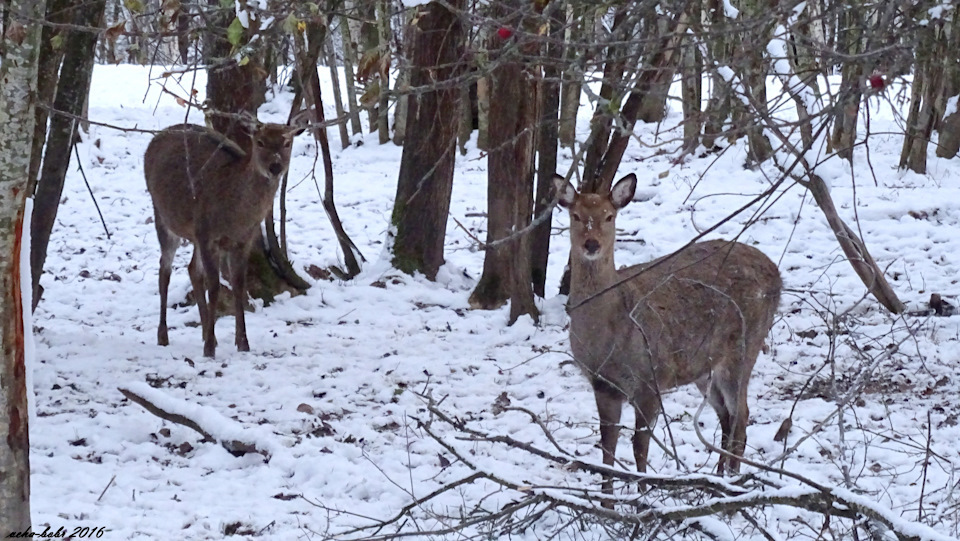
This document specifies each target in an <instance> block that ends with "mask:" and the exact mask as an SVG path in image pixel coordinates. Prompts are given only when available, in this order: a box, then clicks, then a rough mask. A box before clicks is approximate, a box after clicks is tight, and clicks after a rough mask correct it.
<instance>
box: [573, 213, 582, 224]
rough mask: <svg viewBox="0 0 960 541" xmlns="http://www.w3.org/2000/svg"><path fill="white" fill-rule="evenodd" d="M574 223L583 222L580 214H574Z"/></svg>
mask: <svg viewBox="0 0 960 541" xmlns="http://www.w3.org/2000/svg"><path fill="white" fill-rule="evenodd" d="M573 221H575V222H579V221H581V220H580V215H579V214H576V213H574V214H573Z"/></svg>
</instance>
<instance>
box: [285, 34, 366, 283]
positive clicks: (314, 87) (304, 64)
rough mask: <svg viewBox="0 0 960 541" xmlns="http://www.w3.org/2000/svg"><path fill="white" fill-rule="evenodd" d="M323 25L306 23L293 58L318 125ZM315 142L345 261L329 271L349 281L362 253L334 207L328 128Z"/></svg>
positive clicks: (321, 120)
mask: <svg viewBox="0 0 960 541" xmlns="http://www.w3.org/2000/svg"><path fill="white" fill-rule="evenodd" d="M325 31H326V27H325V26H323V25H321V24H317V23H308V24H307V34H308V37H309V43H310V45H309V48H308V49H305V48H304V43H303V38H302V37H298V39H297V40H296V43H297V46H296V49H297V51H296V59H297V73H298V74H300V75H299V77H300V81H301V84H302V86H303V90H304V92H303V97H304V99H306V100H307V103H308V106H312V107H313V112H314V121H315V122H316V123H317V124H318V125H323V123H324V122H325V120H326V119H325V117H324V112H323V97H322V95H321V93H320V72H319V71H318V69H317V59H318V58H319V55H320V44H322V43H323V37H324V33H325ZM313 133H314V137H315V138H316V140H317V145H318V146H319V147H320V153H321V154H322V158H323V177H324V183H323V210H324V212H326V214H327V218H329V219H330V225H331V226H332V227H333V231H334V233H335V234H336V236H337V241H338V242H339V243H340V249H341V250H343V258H344V263H345V264H346V267H347V268H346V270H345V271H344V270H341V269H339V268H337V267H331V269H330V270H331V271H333V273H334V274H335V275H336V276H337V277H338V278H340V279H342V280H349V279H350V278H353V277H354V276H356V275H357V274H359V273H360V263H359V262H358V261H357V258H359V259H360V260H361V261H363V260H364V259H363V254H361V253H360V250H359V249H358V248H357V246H356V245H355V244H354V243H353V241H352V240H350V237H349V236H348V235H347V232H346V230H345V229H344V228H343V224H342V223H341V221H340V214H339V213H338V212H337V206H336V203H335V202H334V199H333V197H334V189H333V161H332V159H331V157H330V142H329V140H328V139H327V129H326V128H323V127H321V128H317V129H315V130H313Z"/></svg>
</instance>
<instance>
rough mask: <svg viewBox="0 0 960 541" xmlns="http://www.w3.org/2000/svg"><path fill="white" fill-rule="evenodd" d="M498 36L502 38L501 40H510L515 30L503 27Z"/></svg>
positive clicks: (498, 31)
mask: <svg viewBox="0 0 960 541" xmlns="http://www.w3.org/2000/svg"><path fill="white" fill-rule="evenodd" d="M497 35H498V36H500V39H508V38H509V37H510V36H512V35H513V30H510V29H509V28H507V27H502V28H500V30H497Z"/></svg>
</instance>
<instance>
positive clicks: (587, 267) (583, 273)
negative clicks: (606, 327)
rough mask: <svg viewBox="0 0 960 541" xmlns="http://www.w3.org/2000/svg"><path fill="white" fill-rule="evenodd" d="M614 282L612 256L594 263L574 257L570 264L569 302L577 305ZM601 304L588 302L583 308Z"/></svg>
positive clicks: (614, 273) (615, 278)
mask: <svg viewBox="0 0 960 541" xmlns="http://www.w3.org/2000/svg"><path fill="white" fill-rule="evenodd" d="M616 280H617V269H616V267H615V266H614V263H613V254H611V255H609V256H607V257H601V258H600V259H597V260H594V261H588V260H585V259H583V258H581V257H574V258H573V259H572V261H571V262H570V301H571V303H572V304H574V305H577V304H579V303H581V302H583V301H585V300H587V299H590V298H592V297H594V296H595V295H597V294H599V293H600V292H602V291H603V290H604V289H606V288H607V287H609V286H611V285H612V284H613V283H614V282H616ZM602 304H604V303H600V302H588V303H586V305H585V306H584V307H583V308H587V307H588V306H591V305H597V306H599V305H602Z"/></svg>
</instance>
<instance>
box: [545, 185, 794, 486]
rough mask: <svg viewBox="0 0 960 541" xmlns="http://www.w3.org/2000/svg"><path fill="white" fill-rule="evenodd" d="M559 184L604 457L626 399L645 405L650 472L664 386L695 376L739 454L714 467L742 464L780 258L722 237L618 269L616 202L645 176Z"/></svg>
mask: <svg viewBox="0 0 960 541" xmlns="http://www.w3.org/2000/svg"><path fill="white" fill-rule="evenodd" d="M554 186H555V188H556V190H557V193H558V194H559V198H560V199H559V203H560V205H561V206H563V207H566V208H567V209H569V211H570V245H571V247H570V298H569V309H570V348H571V349H572V350H573V357H574V359H575V360H576V362H577V364H578V365H579V366H580V368H581V369H582V370H583V372H584V374H585V375H586V376H587V378H589V380H590V383H591V385H592V386H593V390H594V395H595V398H596V402H597V410H598V412H599V415H600V448H601V450H602V452H603V463H604V464H607V465H613V462H614V455H615V452H616V447H617V437H618V435H619V432H620V427H619V422H620V413H621V410H622V407H623V403H624V401H626V402H628V403H629V404H630V405H632V406H633V407H634V409H635V411H636V432H635V433H634V437H633V452H634V457H635V458H636V461H637V470H639V471H641V472H645V471H646V469H647V451H648V450H649V446H650V436H651V430H652V428H653V425H654V424H655V423H656V419H657V415H658V413H659V411H660V408H661V403H660V399H661V396H662V394H663V393H665V392H667V391H668V390H670V389H673V388H675V387H678V386H680V385H685V384H688V383H696V384H697V387H699V389H700V391H701V392H702V393H703V394H704V396H706V398H707V400H708V402H709V403H710V405H711V406H712V407H713V409H714V410H716V412H717V417H719V419H720V428H721V432H722V436H721V447H722V448H723V449H724V450H725V451H727V452H729V453H730V455H729V456H728V455H721V456H720V461H719V463H718V465H717V470H718V472H720V473H723V472H724V471H725V470H726V471H731V472H737V471H739V469H740V461H739V460H738V459H737V458H736V457H741V456H743V452H744V449H745V447H746V442H747V418H748V416H749V411H748V408H747V385H748V383H749V380H750V373H751V371H752V370H753V365H754V363H756V361H757V355H758V354H759V353H760V350H761V349H762V348H763V346H764V339H765V338H766V336H767V333H768V332H769V331H770V327H771V326H772V325H773V318H774V315H775V314H776V311H777V305H778V304H779V302H780V290H781V288H782V282H781V281H780V273H779V271H778V270H777V266H776V265H775V264H774V263H773V262H772V261H770V259H769V258H768V257H767V256H765V255H764V254H763V253H762V252H760V251H759V250H757V249H756V248H752V247H750V246H747V245H744V244H740V243H737V242H728V241H716V240H715V241H708V242H699V243H696V244H693V245H691V246H689V247H687V248H686V249H684V250H682V251H680V252H678V253H676V254H673V255H671V256H666V257H662V258H660V259H657V260H654V261H651V262H649V263H645V264H642V265H635V266H632V267H627V268H623V269H620V270H617V269H616V267H615V266H614V262H613V251H614V237H615V235H616V217H617V211H618V210H620V209H621V208H623V207H624V206H625V205H626V204H627V203H629V202H630V200H631V199H632V198H633V194H634V192H635V190H636V187H637V178H636V176H635V175H633V174H630V175H627V176H625V177H624V178H622V179H620V181H618V182H617V184H616V185H615V186H614V187H613V189H612V190H611V191H610V193H608V194H587V193H583V194H581V193H578V192H577V191H576V189H574V187H573V186H572V185H570V183H569V182H567V181H566V180H564V179H563V178H562V177H559V176H557V177H556V178H555V179H554ZM641 271H642V272H641ZM621 280H623V282H622V283H620V281H621ZM610 488H611V484H610V481H609V479H608V480H605V481H604V489H605V490H607V491H609V490H610Z"/></svg>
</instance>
